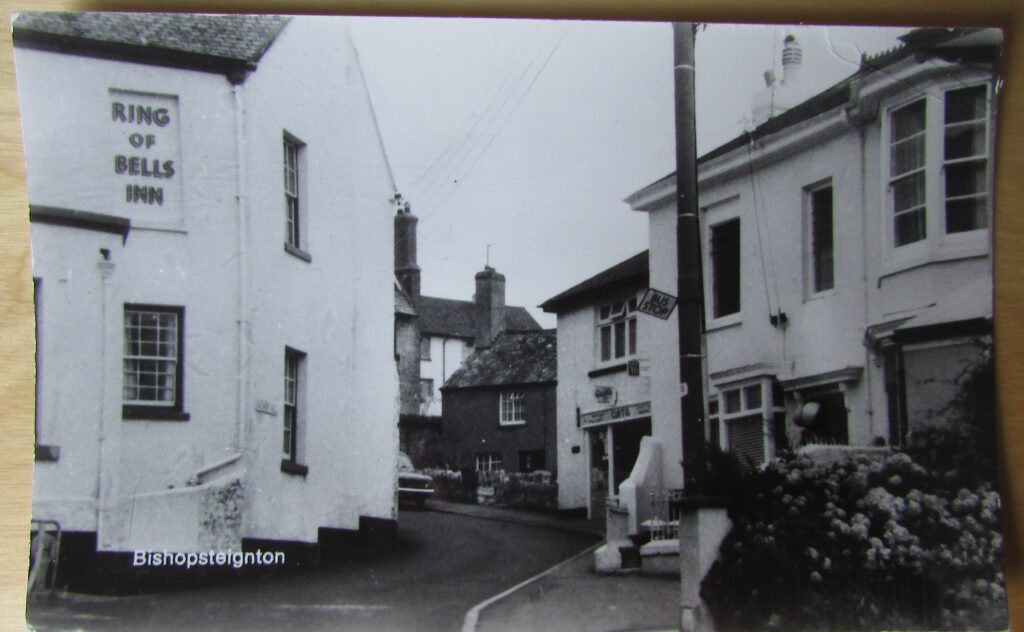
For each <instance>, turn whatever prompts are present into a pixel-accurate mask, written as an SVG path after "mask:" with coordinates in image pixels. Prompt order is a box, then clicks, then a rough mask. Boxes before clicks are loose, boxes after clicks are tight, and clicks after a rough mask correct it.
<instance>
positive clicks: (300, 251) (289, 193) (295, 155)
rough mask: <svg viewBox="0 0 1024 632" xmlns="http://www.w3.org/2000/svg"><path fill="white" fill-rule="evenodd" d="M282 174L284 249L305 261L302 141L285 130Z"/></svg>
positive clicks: (306, 227) (308, 257) (306, 216)
mask: <svg viewBox="0 0 1024 632" xmlns="http://www.w3.org/2000/svg"><path fill="white" fill-rule="evenodd" d="M282 168H283V175H284V182H283V190H284V205H285V235H284V250H285V252H287V253H288V254H290V255H293V256H295V257H297V258H299V259H301V260H303V261H305V262H306V263H309V262H311V261H312V259H313V258H312V256H311V255H310V254H309V251H308V246H307V244H306V236H307V235H309V234H310V231H309V221H308V219H309V212H308V210H307V208H306V206H307V204H306V202H307V199H308V196H307V195H306V143H304V142H303V141H301V140H299V139H298V138H296V137H295V136H293V135H292V134H289V133H288V132H287V131H285V132H284V133H283V134H282Z"/></svg>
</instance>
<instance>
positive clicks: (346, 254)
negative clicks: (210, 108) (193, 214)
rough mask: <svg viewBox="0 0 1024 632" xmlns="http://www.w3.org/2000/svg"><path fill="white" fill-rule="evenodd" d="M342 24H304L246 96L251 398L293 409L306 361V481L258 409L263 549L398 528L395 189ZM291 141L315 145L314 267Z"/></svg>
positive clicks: (278, 431)
mask: <svg viewBox="0 0 1024 632" xmlns="http://www.w3.org/2000/svg"><path fill="white" fill-rule="evenodd" d="M338 25H339V23H338V22H336V21H333V20H332V21H322V20H315V19H302V18H295V19H293V20H292V21H291V22H290V23H289V25H288V26H287V27H286V29H285V30H284V32H283V33H282V34H281V36H280V37H279V38H278V40H277V41H276V42H275V43H274V45H273V46H272V47H271V48H270V50H269V51H268V52H267V53H266V55H265V56H264V58H263V59H262V60H261V62H260V66H259V69H258V70H257V72H256V73H255V74H253V75H252V76H250V78H249V79H248V80H247V81H246V83H245V84H244V87H243V90H244V92H245V96H244V99H245V103H246V157H247V160H248V168H249V179H248V184H249V187H248V190H249V197H248V203H249V204H248V208H249V212H250V214H251V227H252V245H251V247H252V252H253V253H254V255H255V256H253V257H252V259H251V261H252V265H253V267H252V276H251V278H252V282H251V283H252V285H251V291H252V293H253V295H254V299H253V301H252V302H251V305H252V308H251V312H250V313H251V326H252V338H253V340H254V341H258V343H254V344H252V345H251V346H250V353H251V355H252V359H251V362H252V372H253V392H252V397H253V398H259V399H272V400H277V401H278V402H283V397H284V391H283V388H284V386H283V380H284V378H283V374H284V369H283V362H284V351H285V346H286V345H287V346H290V347H293V348H295V349H299V350H301V351H304V352H306V353H307V354H308V355H307V357H306V361H305V364H306V376H307V383H306V385H305V388H306V411H305V416H304V419H305V425H306V432H305V433H304V434H300V447H299V461H300V462H302V463H303V464H306V465H308V466H309V475H308V476H307V477H306V478H305V479H303V478H302V477H297V476H294V475H290V474H286V473H284V472H281V471H280V467H279V465H280V461H281V458H282V449H281V445H282V423H283V422H282V418H281V416H280V415H277V416H269V415H265V414H262V413H259V414H257V413H255V412H252V409H251V407H250V419H251V420H252V421H251V423H252V429H251V432H252V440H251V442H250V445H251V448H250V450H251V451H250V459H251V460H250V462H249V465H248V467H249V474H250V476H251V480H252V484H253V486H254V487H255V488H256V489H259V490H260V491H259V494H254V495H253V499H252V513H251V514H250V516H249V522H248V526H249V532H250V533H251V534H252V535H253V536H254V537H261V538H282V539H297V540H305V541H313V540H315V539H316V529H317V527H318V526H324V527H334V528H348V529H352V528H356V527H358V519H359V516H360V515H366V516H375V517H381V518H392V517H394V514H393V498H394V495H393V490H394V485H395V468H396V454H397V445H398V431H397V418H398V404H397V397H398V382H397V374H396V373H395V369H394V358H393V355H392V336H393V331H394V324H393V312H394V306H393V300H394V296H393V290H392V285H393V281H392V278H393V269H392V266H393V255H392V250H391V248H390V243H391V240H392V239H393V235H392V232H393V226H392V214H393V209H392V208H391V206H390V204H389V201H388V200H389V197H390V195H391V193H392V191H391V186H390V182H389V180H388V178H387V172H386V168H385V164H384V158H383V154H382V153H381V148H380V145H379V143H378V141H377V138H376V134H375V131H374V128H373V124H372V120H371V116H372V114H371V111H370V106H369V101H368V98H367V94H366V92H365V90H364V83H363V78H362V76H361V71H360V69H359V67H358V64H357V62H356V57H355V51H354V49H353V48H352V45H351V43H350V40H349V39H348V35H347V32H339V29H338ZM309 51H317V54H315V55H311V54H309ZM285 130H287V132H288V133H290V134H292V135H293V136H295V137H297V138H299V139H301V140H302V141H303V142H305V143H306V147H305V148H304V150H303V152H304V154H305V156H304V162H303V165H302V166H303V167H304V169H305V171H306V179H305V182H306V187H305V189H304V193H305V198H306V204H305V206H306V209H307V215H306V220H307V221H306V224H307V226H306V231H305V234H306V236H307V237H306V240H307V241H306V246H304V249H305V250H307V252H308V253H309V254H310V255H311V256H312V262H310V263H307V262H305V261H302V260H300V259H298V258H296V257H294V256H292V255H291V254H289V253H286V252H285V251H284V240H285V228H284V213H285V209H284V188H283V181H282V180H283V179H282V177H281V171H282V164H283V149H282V142H283V141H282V138H283V133H284V131H285ZM256 253H259V254H258V255H257V254H256ZM279 410H280V408H279Z"/></svg>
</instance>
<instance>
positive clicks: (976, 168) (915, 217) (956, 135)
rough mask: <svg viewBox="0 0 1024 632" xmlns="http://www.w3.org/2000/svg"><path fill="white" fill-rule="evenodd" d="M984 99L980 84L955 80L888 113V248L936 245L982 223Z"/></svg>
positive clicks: (985, 199)
mask: <svg viewBox="0 0 1024 632" xmlns="http://www.w3.org/2000/svg"><path fill="white" fill-rule="evenodd" d="M988 100H989V91H988V85H987V84H984V83H982V84H976V85H967V86H965V85H964V83H959V84H957V85H956V86H955V87H951V88H950V89H942V88H940V87H936V88H932V89H931V90H929V91H928V92H927V93H926V94H925V95H924V96H922V97H920V98H917V99H916V100H914V101H912V102H910V103H907V104H905V105H900V106H898V107H895V108H893V109H891V110H889V114H888V119H887V123H888V128H887V134H888V141H887V142H888V152H887V156H886V158H887V161H888V165H887V167H886V171H885V173H886V175H887V178H888V186H889V191H888V197H889V207H890V209H891V213H892V228H891V231H892V233H891V239H892V245H893V247H894V248H901V247H904V246H908V245H910V244H915V243H921V242H931V243H932V246H933V247H941V244H942V243H944V241H945V240H944V237H945V236H951V235H960V234H963V233H970V232H972V231H979V230H984V229H987V228H988V226H989V207H990V202H991V200H990V194H989V190H990V186H989V179H990V171H989V154H990V152H991V146H990V143H989V127H988V119H989V103H988ZM961 241H962V240H961ZM914 251H916V249H914Z"/></svg>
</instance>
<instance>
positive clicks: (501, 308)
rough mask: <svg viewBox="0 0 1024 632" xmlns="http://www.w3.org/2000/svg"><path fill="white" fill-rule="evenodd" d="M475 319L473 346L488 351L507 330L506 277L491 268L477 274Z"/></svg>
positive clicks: (474, 301)
mask: <svg viewBox="0 0 1024 632" xmlns="http://www.w3.org/2000/svg"><path fill="white" fill-rule="evenodd" d="M473 319H474V321H475V324H476V339H475V340H474V341H473V346H474V347H476V348H477V349H486V348H487V347H490V346H491V342H493V341H494V339H495V338H497V337H498V334H500V333H501V332H502V331H504V329H505V275H503V274H501V273H499V272H498V271H497V270H495V269H494V268H492V267H491V266H484V269H483V271H481V272H477V273H476V294H474V295H473Z"/></svg>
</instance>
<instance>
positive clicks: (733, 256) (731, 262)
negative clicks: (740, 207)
mask: <svg viewBox="0 0 1024 632" xmlns="http://www.w3.org/2000/svg"><path fill="white" fill-rule="evenodd" d="M711 274H712V278H711V283H712V292H713V299H714V303H713V305H712V310H713V311H712V313H713V315H714V317H715V318H721V317H722V316H728V315H729V314H735V313H738V312H739V311H740V220H739V219H738V218H737V219H734V220H731V221H728V222H724V223H722V224H719V225H717V226H712V227H711Z"/></svg>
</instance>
